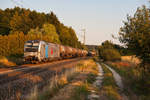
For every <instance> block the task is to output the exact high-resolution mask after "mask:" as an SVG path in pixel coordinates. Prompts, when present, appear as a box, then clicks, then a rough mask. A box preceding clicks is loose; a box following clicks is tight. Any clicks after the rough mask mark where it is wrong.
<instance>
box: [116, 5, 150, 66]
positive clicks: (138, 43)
mask: <svg viewBox="0 0 150 100" xmlns="http://www.w3.org/2000/svg"><path fill="white" fill-rule="evenodd" d="M149 37H150V9H149V8H146V6H142V7H141V8H138V9H137V11H136V13H135V14H134V16H133V17H131V16H127V21H126V22H124V26H123V27H121V28H120V32H119V40H120V42H121V43H124V44H125V45H126V46H127V47H128V48H129V49H130V50H131V51H132V52H133V53H134V54H136V56H137V57H139V58H140V59H141V60H142V64H143V65H144V67H148V66H146V65H147V64H150V38H149ZM149 69H150V67H149Z"/></svg>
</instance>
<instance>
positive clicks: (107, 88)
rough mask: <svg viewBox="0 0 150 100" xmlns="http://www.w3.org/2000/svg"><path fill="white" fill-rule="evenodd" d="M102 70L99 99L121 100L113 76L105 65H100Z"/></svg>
mask: <svg viewBox="0 0 150 100" xmlns="http://www.w3.org/2000/svg"><path fill="white" fill-rule="evenodd" d="M101 65H102V68H103V70H104V79H103V83H102V88H101V90H100V98H102V100H122V97H121V94H120V93H119V88H118V87H117V85H116V82H115V80H114V78H113V74H112V73H111V71H110V70H109V69H107V68H106V67H105V65H103V64H101Z"/></svg>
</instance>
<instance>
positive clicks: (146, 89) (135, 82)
mask: <svg viewBox="0 0 150 100" xmlns="http://www.w3.org/2000/svg"><path fill="white" fill-rule="evenodd" d="M109 66H111V67H112V68H113V69H115V70H116V71H117V72H118V73H119V74H120V75H121V76H122V78H123V83H124V84H125V86H126V88H125V92H126V94H128V95H129V96H130V98H132V97H133V93H134V94H135V95H136V96H137V98H138V99H139V100H149V98H150V74H148V73H144V72H143V71H142V70H141V69H140V68H139V67H137V66H131V67H125V66H119V67H117V66H115V65H112V64H111V63H109ZM131 92H132V93H131Z"/></svg>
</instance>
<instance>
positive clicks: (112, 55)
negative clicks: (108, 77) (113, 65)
mask: <svg viewBox="0 0 150 100" xmlns="http://www.w3.org/2000/svg"><path fill="white" fill-rule="evenodd" d="M100 57H101V58H102V59H104V61H116V60H121V55H120V53H119V52H118V51H117V50H115V49H104V50H102V51H101V53H100Z"/></svg>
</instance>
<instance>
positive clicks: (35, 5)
mask: <svg viewBox="0 0 150 100" xmlns="http://www.w3.org/2000/svg"><path fill="white" fill-rule="evenodd" d="M143 4H145V5H149V4H148V0H0V8H1V9H5V8H14V6H20V7H24V8H30V9H31V10H36V11H39V12H46V13H49V12H50V11H53V12H54V13H55V14H56V15H57V17H58V18H59V20H60V21H61V22H63V23H64V24H65V25H67V26H72V27H73V28H74V29H75V31H76V34H77V36H78V38H79V40H80V41H83V38H82V37H81V35H83V32H82V31H81V29H83V28H85V29H86V44H101V43H102V42H103V41H105V40H111V41H113V42H114V43H119V42H118V41H117V40H114V39H113V38H112V37H111V34H114V35H117V34H118V32H119V28H120V27H121V26H122V25H123V23H122V21H123V20H126V15H127V14H130V15H133V13H134V12H135V11H136V9H137V7H139V6H142V5H143Z"/></svg>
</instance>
